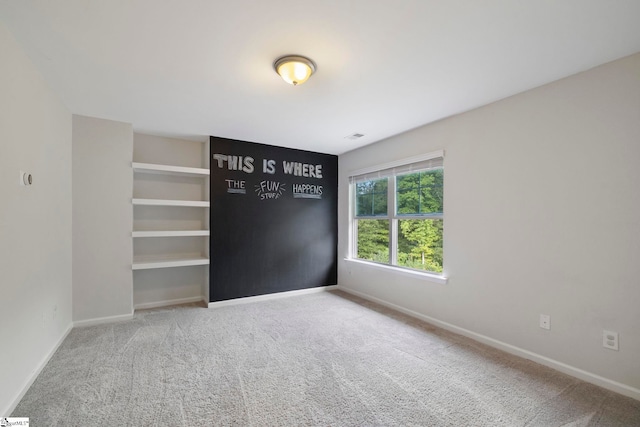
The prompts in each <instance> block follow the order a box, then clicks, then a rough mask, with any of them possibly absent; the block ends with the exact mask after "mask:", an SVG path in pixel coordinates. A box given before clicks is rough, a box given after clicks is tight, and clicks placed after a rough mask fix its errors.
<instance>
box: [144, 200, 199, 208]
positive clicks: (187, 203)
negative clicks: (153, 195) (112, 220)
mask: <svg viewBox="0 0 640 427" xmlns="http://www.w3.org/2000/svg"><path fill="white" fill-rule="evenodd" d="M133 204H134V205H146V206H191V207H194V208H208V207H209V202H207V201H203V200H162V199H133Z"/></svg>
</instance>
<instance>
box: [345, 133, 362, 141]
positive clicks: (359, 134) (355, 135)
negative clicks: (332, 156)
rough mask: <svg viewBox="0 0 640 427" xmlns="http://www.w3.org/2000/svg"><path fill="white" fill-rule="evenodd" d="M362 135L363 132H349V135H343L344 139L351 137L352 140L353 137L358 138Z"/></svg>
mask: <svg viewBox="0 0 640 427" xmlns="http://www.w3.org/2000/svg"><path fill="white" fill-rule="evenodd" d="M363 136H364V134H363V133H354V134H351V135H347V136H345V138H346V139H352V140H353V139H359V138H362V137H363Z"/></svg>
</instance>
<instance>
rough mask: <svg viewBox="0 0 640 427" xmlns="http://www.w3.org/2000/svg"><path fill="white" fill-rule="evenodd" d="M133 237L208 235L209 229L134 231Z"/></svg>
mask: <svg viewBox="0 0 640 427" xmlns="http://www.w3.org/2000/svg"><path fill="white" fill-rule="evenodd" d="M131 235H132V237H181V236H182V237H188V236H191V237H194V236H208V235H209V230H179V231H134V232H133V233H131Z"/></svg>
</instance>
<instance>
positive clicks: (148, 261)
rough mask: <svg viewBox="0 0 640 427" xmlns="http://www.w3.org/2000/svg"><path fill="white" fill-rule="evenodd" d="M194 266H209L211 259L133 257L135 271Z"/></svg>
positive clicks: (195, 257) (199, 257) (193, 257)
mask: <svg viewBox="0 0 640 427" xmlns="http://www.w3.org/2000/svg"><path fill="white" fill-rule="evenodd" d="M192 265H209V258H206V257H203V256H198V255H195V256H189V255H183V256H180V255H175V256H157V257H153V256H144V257H143V256H138V257H133V269H134V270H149V269H153V268H170V267H189V266H192Z"/></svg>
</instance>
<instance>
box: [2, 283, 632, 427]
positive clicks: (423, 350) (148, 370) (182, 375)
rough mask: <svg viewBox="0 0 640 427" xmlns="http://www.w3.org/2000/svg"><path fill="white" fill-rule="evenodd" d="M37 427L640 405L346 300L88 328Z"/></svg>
mask: <svg viewBox="0 0 640 427" xmlns="http://www.w3.org/2000/svg"><path fill="white" fill-rule="evenodd" d="M13 416H25V417H30V420H31V425H32V426H232V425H233V426H491V427H495V426H523V427H525V426H526V427H532V426H544V427H549V426H567V427H568V426H571V427H579V426H580V427H581V426H640V402H639V401H636V400H633V399H629V398H627V397H624V396H621V395H618V394H615V393H612V392H610V391H607V390H605V389H602V388H599V387H596V386H594V385H590V384H588V383H585V382H583V381H580V380H577V379H575V378H572V377H569V376H566V375H564V374H561V373H558V372H556V371H553V370H551V369H548V368H546V367H543V366H540V365H538V364H536V363H533V362H530V361H527V360H524V359H521V358H518V357H514V356H511V355H508V354H505V353H503V352H501V351H498V350H495V349H492V348H490V347H487V346H484V345H482V344H479V343H477V342H474V341H472V340H470V339H467V338H465V337H461V336H458V335H455V334H451V333H449V332H446V331H443V330H441V329H438V328H435V327H433V326H430V325H428V324H425V323H423V322H420V321H418V320H415V319H413V318H410V317H407V316H404V315H402V314H398V313H396V312H393V311H391V310H388V309H386V308H383V307H380V306H378V305H375V304H372V303H370V302H366V301H363V300H360V299H357V298H354V297H351V296H348V295H346V294H343V293H340V292H324V293H317V294H308V295H301V296H295V297H291V298H286V299H278V300H271V301H263V302H256V303H250V304H242V305H235V306H228V307H220V308H216V309H206V308H201V307H197V306H181V307H172V308H164V309H155V310H148V311H141V312H138V313H136V315H135V317H134V319H132V320H130V321H126V322H121V323H113V324H106V325H98V326H93V327H85V328H76V329H74V330H73V331H72V332H71V333H70V334H69V336H68V337H67V339H66V340H65V341H64V342H63V344H62V345H61V347H60V348H59V349H58V351H57V352H56V353H55V355H54V356H53V358H52V359H51V361H50V362H49V363H48V365H47V366H46V367H45V369H44V370H43V371H42V373H41V374H40V376H39V377H38V378H37V380H36V381H35V383H34V384H33V385H32V387H31V388H30V389H29V391H28V392H27V394H26V395H25V396H24V398H23V399H22V401H21V402H20V404H19V405H18V406H17V408H16V409H15V411H14V413H13Z"/></svg>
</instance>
